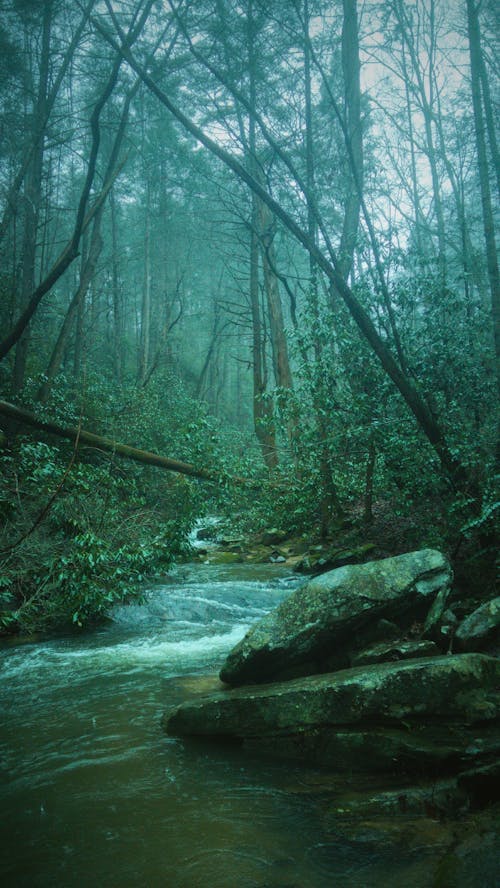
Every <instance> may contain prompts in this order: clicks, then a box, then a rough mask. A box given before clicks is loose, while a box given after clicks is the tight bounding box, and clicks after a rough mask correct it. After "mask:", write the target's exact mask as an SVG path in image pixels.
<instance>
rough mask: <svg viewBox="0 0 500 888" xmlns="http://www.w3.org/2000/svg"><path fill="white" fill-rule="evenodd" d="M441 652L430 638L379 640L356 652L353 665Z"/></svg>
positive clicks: (413, 657) (428, 655)
mask: <svg viewBox="0 0 500 888" xmlns="http://www.w3.org/2000/svg"><path fill="white" fill-rule="evenodd" d="M440 653H441V652H440V650H439V648H438V646H437V644H436V643H435V642H434V641H432V640H430V639H421V640H415V641H397V642H394V641H393V642H379V644H373V645H371V646H370V647H369V648H365V649H364V650H362V651H359V653H357V654H354V656H353V658H352V665H353V666H364V665H365V664H367V663H384V662H385V661H386V660H414V659H415V658H417V657H432V656H434V655H437V654H440Z"/></svg>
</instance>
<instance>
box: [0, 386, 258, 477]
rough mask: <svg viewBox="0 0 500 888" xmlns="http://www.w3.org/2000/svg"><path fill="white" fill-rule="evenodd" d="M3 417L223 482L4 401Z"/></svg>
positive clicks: (207, 473) (212, 474)
mask: <svg viewBox="0 0 500 888" xmlns="http://www.w3.org/2000/svg"><path fill="white" fill-rule="evenodd" d="M0 415H2V416H5V417H7V419H8V420H10V421H11V422H14V423H16V424H20V425H27V426H30V427H31V428H35V429H38V430H39V431H40V432H47V433H48V434H49V435H56V436H57V437H59V438H66V439H67V440H68V441H75V442H77V443H78V445H86V446H87V447H92V448H94V449H96V450H103V451H105V452H107V453H112V454H113V455H116V456H122V457H124V458H126V459H132V460H134V461H135V462H140V463H143V464H144V465H149V466H158V467H159V468H161V469H168V470H169V471H170V472H178V473H179V474H181V475H190V476H191V477H193V478H200V479H201V480H203V481H212V482H214V483H216V484H218V483H219V482H220V478H219V476H218V475H217V474H216V473H215V472H211V471H210V470H209V469H202V468H196V466H193V465H191V463H184V462H180V461H179V460H176V459H170V457H168V456H160V455H159V454H158V453H151V452H150V451H149V450H139V449H138V448H137V447H130V446H129V445H128V444H120V443H118V442H117V441H113V440H112V439H111V438H105V437H103V436H101V435H94V434H93V433H92V432H87V431H85V430H84V429H79V428H72V427H68V428H65V427H64V426H60V425H58V424H57V423H54V422H47V421H44V420H40V419H37V417H36V416H34V415H33V413H29V412H28V411H27V410H22V409H21V408H19V407H16V406H14V404H9V403H8V402H7V401H0ZM232 480H233V481H234V482H235V483H241V484H246V483H247V482H246V481H245V479H243V478H233V479H232Z"/></svg>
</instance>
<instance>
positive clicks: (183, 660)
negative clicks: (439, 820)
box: [0, 564, 443, 888]
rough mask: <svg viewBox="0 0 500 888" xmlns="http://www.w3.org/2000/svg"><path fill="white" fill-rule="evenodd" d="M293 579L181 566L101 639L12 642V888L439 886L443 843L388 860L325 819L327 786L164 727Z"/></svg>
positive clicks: (5, 725)
mask: <svg viewBox="0 0 500 888" xmlns="http://www.w3.org/2000/svg"><path fill="white" fill-rule="evenodd" d="M299 582H300V581H299V580H298V579H297V577H291V576H290V575H289V571H288V570H287V569H286V568H284V567H283V566H281V565H243V564H235V565H228V566H216V565H208V564H207V565H204V564H197V565H194V564H193V565H188V566H182V567H179V568H177V569H176V571H175V572H174V573H173V574H172V576H171V577H170V578H169V581H168V584H165V585H158V586H157V587H156V588H154V589H152V590H151V591H150V592H149V593H147V595H146V599H145V601H144V603H143V604H141V605H138V604H134V605H130V606H121V607H118V608H116V609H115V611H114V612H113V619H112V620H111V621H110V622H108V623H107V624H106V625H105V626H103V627H101V628H99V629H98V630H97V631H93V632H89V633H86V634H81V635H75V636H73V637H64V638H58V639H55V640H54V639H53V640H50V641H43V642H38V643H37V642H33V643H25V644H22V643H5V644H4V645H3V647H2V648H1V651H0V656H1V673H2V681H1V689H0V701H1V708H2V740H1V757H2V771H3V778H2V779H3V788H2V824H1V829H2V836H3V839H4V862H3V865H2V875H3V885H6V886H16V888H21V886H30V888H42V886H43V888H45V886H47V888H49V886H54V885H58V886H62V888H72V886H78V888H85V886H89V888H90V886H96V885H99V886H107V888H108V886H120V888H124V886H146V888H156V886H158V888H160V886H165V888H198V886H199V888H201V886H204V888H205V886H206V888H236V886H238V888H250V886H252V888H265V886H267V888H271V886H275V888H330V886H332V885H334V884H335V885H339V886H340V885H341V886H360V888H361V886H363V888H365V886H370V888H377V886H380V888H382V886H384V888H387V886H399V885H411V886H425V885H434V884H437V883H436V882H435V881H434V876H433V874H435V872H436V866H437V862H438V861H439V859H440V856H442V855H443V850H442V849H441V850H440V848H439V847H437V846H436V845H435V844H434V843H433V838H432V835H427V837H426V838H425V840H421V841H418V842H417V843H416V844H414V845H413V846H407V847H406V848H404V847H403V850H401V846H399V848H398V853H397V854H396V855H395V853H394V847H393V846H391V844H390V843H389V844H387V843H386V842H380V843H379V844H377V842H376V841H374V840H373V836H372V837H371V839H370V840H366V836H365V838H364V840H362V841H361V842H360V841H359V835H358V836H357V839H358V840H357V841H355V840H354V836H353V837H352V838H351V837H349V835H348V834H346V831H345V829H342V830H339V831H338V832H337V831H336V829H335V828H332V821H331V818H330V819H329V821H328V826H327V825H326V823H325V816H324V815H325V805H326V804H327V803H328V804H329V805H330V806H331V805H332V798H334V792H335V786H334V781H333V782H332V777H331V776H330V777H329V776H328V775H322V774H321V773H320V772H318V771H314V770H313V769H304V768H301V767H299V766H296V765H289V764H283V763H276V762H271V761H268V760H258V759H253V758H252V757H249V756H248V755H246V754H244V753H243V752H242V751H241V750H239V749H238V748H232V747H227V746H215V745H211V744H207V743H192V742H186V741H184V740H179V739H174V738H169V737H167V736H165V734H164V733H163V732H162V730H161V728H160V717H161V715H162V713H163V712H164V711H165V710H166V709H167V708H168V707H169V706H172V705H175V704H177V703H178V702H180V701H181V700H182V699H185V698H186V696H188V695H189V694H190V693H193V692H196V691H198V692H199V686H200V684H201V686H203V682H204V681H205V683H206V684H208V683H209V681H210V680H211V679H209V676H211V675H213V674H214V673H215V672H216V671H217V669H218V667H219V666H220V664H221V663H222V661H223V659H224V656H225V654H226V653H227V652H228V651H229V649H230V648H231V647H232V646H233V645H234V644H235V642H236V641H238V640H239V638H240V637H241V636H242V635H243V634H244V632H245V630H246V629H247V628H248V626H249V625H250V624H251V623H252V622H253V621H254V620H256V619H258V618H259V617H260V616H261V615H262V614H263V613H264V612H266V611H268V610H269V609H270V608H271V607H274V606H275V605H276V604H277V603H278V601H280V600H281V599H282V598H283V597H284V596H285V595H287V594H288V593H289V592H290V591H291V590H292V589H293V588H295V587H296V585H297V584H298V583H299ZM204 676H206V678H204ZM437 845H439V842H438V843H437Z"/></svg>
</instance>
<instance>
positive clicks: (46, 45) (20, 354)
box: [12, 0, 53, 392]
mask: <svg viewBox="0 0 500 888" xmlns="http://www.w3.org/2000/svg"><path fill="white" fill-rule="evenodd" d="M52 10H53V0H46V3H45V5H44V11H43V21H42V39H41V56H40V70H39V79H38V95H37V100H36V105H35V108H34V109H33V137H32V140H33V145H34V146H35V147H34V150H33V153H32V157H31V161H30V163H29V165H28V171H27V175H26V179H25V189H24V201H23V204H24V213H23V216H24V237H23V246H22V276H21V299H20V308H21V310H24V309H25V308H26V306H27V304H28V302H29V299H30V296H31V294H32V293H33V290H34V289H35V278H36V255H37V240H38V237H37V236H38V223H39V217H40V205H41V200H42V174H43V154H44V121H46V117H47V115H46V106H47V89H48V82H49V68H50V35H51V30H52ZM28 348H29V333H28V330H27V329H26V330H24V331H23V333H22V335H21V336H20V338H19V340H18V342H17V345H16V353H15V358H14V376H13V381H12V389H13V391H14V392H19V391H20V390H21V389H22V387H23V385H24V376H25V373H26V360H27V356H28Z"/></svg>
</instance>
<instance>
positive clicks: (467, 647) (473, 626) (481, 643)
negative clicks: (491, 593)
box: [455, 597, 500, 651]
mask: <svg viewBox="0 0 500 888" xmlns="http://www.w3.org/2000/svg"><path fill="white" fill-rule="evenodd" d="M455 643H456V646H457V648H458V649H459V650H463V651H480V650H484V649H485V648H489V647H491V648H495V647H498V645H499V644H500V597H499V598H493V599H492V600H491V601H487V602H486V604H482V605H481V606H480V607H478V608H477V609H476V610H475V611H473V612H472V613H471V614H469V616H468V617H466V618H465V620H463V621H462V622H461V623H460V625H459V627H458V629H457V631H456V633H455Z"/></svg>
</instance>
